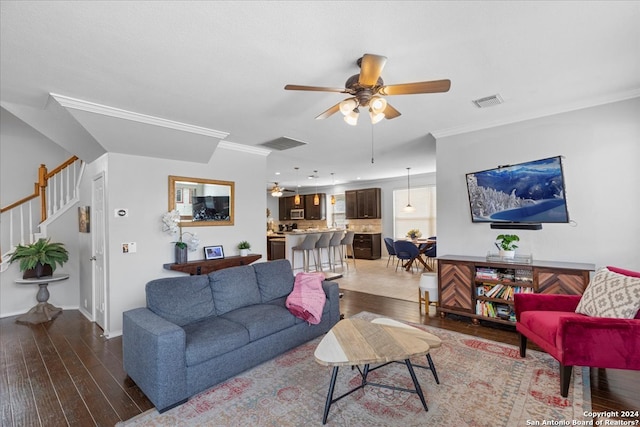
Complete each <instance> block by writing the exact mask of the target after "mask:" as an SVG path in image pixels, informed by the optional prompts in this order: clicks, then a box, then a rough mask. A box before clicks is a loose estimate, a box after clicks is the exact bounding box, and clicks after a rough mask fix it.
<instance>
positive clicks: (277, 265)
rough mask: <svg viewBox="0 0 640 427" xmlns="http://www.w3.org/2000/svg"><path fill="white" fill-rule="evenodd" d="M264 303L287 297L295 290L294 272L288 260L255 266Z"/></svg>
mask: <svg viewBox="0 0 640 427" xmlns="http://www.w3.org/2000/svg"><path fill="white" fill-rule="evenodd" d="M253 268H254V270H255V272H256V278H257V280H258V288H259V289H260V295H261V297H262V302H268V301H271V300H272V299H276V298H280V297H284V296H287V295H289V294H290V293H291V291H292V290H293V271H292V270H291V263H290V262H289V260H286V259H279V260H275V261H269V262H261V263H258V264H254V265H253Z"/></svg>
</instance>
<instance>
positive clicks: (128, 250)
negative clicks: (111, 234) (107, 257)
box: [122, 242, 138, 254]
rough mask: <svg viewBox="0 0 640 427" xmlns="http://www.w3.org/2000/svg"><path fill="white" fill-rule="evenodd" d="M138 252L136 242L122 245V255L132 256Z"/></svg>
mask: <svg viewBox="0 0 640 427" xmlns="http://www.w3.org/2000/svg"><path fill="white" fill-rule="evenodd" d="M137 250H138V245H136V242H126V243H123V244H122V253H123V254H132V253H135V252H136V251H137Z"/></svg>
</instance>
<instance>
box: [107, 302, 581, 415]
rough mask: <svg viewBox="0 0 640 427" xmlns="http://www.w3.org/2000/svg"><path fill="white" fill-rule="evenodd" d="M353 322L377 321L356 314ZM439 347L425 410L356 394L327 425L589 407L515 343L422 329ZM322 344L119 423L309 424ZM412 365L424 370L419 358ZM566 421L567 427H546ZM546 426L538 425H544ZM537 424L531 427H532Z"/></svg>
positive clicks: (574, 388) (394, 381) (391, 372)
mask: <svg viewBox="0 0 640 427" xmlns="http://www.w3.org/2000/svg"><path fill="white" fill-rule="evenodd" d="M354 317H359V318H363V319H366V320H372V319H374V318H376V317H382V316H378V315H375V314H373V313H368V312H362V313H359V314H358V315H356V316H354ZM413 326H416V327H419V328H421V329H423V330H425V331H428V332H430V333H432V334H435V335H437V336H439V337H440V338H441V339H442V347H440V348H438V349H434V350H433V351H432V352H431V354H432V358H433V361H434V363H435V366H436V369H437V372H438V376H439V379H440V384H436V382H435V380H434V377H433V375H432V373H431V371H429V370H427V369H419V368H416V369H415V371H416V375H417V377H418V381H419V382H420V384H421V386H422V389H423V391H424V393H425V397H426V400H427V405H428V407H429V411H428V412H425V410H424V408H423V407H422V405H421V403H420V400H419V399H418V397H417V395H415V394H413V393H407V392H402V391H394V390H390V389H386V388H379V387H373V386H369V387H365V388H364V389H362V390H358V391H356V392H354V393H353V394H351V395H349V396H347V397H345V398H343V399H341V400H339V401H338V402H337V403H334V404H333V405H332V406H331V410H330V412H329V417H328V419H327V424H326V425H327V426H367V427H374V426H380V427H383V426H384V427H389V426H403V427H404V426H474V427H479V426H491V427H497V426H504V427H512V426H526V425H572V424H571V423H572V422H573V420H584V421H587V420H588V419H587V418H584V417H583V413H584V412H585V411H590V410H591V399H590V392H589V384H588V381H589V375H588V371H586V369H585V370H584V371H585V372H586V373H585V372H583V369H579V368H578V369H574V374H573V378H572V380H571V387H570V389H569V396H568V397H567V398H563V397H561V396H560V394H559V388H560V386H559V381H560V380H559V374H558V363H557V362H556V361H555V360H554V359H553V358H551V357H550V356H549V355H547V354H545V353H541V352H537V351H532V350H528V351H527V357H526V358H525V359H522V358H520V356H519V351H518V349H517V348H516V347H514V346H509V345H505V344H499V343H495V342H493V341H488V340H484V339H481V338H476V337H472V336H470V335H465V334H460V333H457V332H451V331H447V330H444V329H438V328H434V327H429V326H424V325H413ZM320 339H321V338H318V339H315V340H313V341H310V342H308V343H306V344H303V345H302V346H300V347H297V348H295V349H293V350H291V351H289V352H287V353H285V354H283V355H281V356H279V357H277V358H275V359H273V360H271V361H269V362H266V363H263V364H262V365H260V366H257V367H256V368H254V369H251V370H249V371H246V372H244V373H243V374H241V375H239V376H237V377H235V378H232V379H230V380H228V381H227V382H225V383H223V384H220V385H218V386H216V387H214V388H212V389H209V390H207V391H205V392H203V393H201V394H199V395H197V396H195V397H193V398H191V399H190V400H189V401H188V402H187V403H185V404H184V405H182V406H179V407H177V408H174V409H172V410H170V411H167V412H165V413H163V414H158V412H157V411H156V410H155V409H154V410H151V411H147V412H145V413H143V414H141V415H138V416H137V417H135V418H132V419H130V420H128V421H125V422H123V423H120V424H118V425H119V426H123V427H124V426H127V427H130V426H316V425H318V426H319V425H322V413H323V408H324V404H325V399H326V396H327V389H328V385H329V381H330V377H331V369H332V368H329V367H325V366H321V365H319V364H318V363H316V362H315V359H314V357H313V352H314V350H315V348H316V346H317V344H318V342H319V341H320ZM414 363H417V364H421V365H425V364H426V363H425V360H424V358H420V359H419V360H415V361H414ZM369 380H370V381H372V382H377V383H383V384H389V385H394V386H399V387H404V388H407V389H412V388H413V383H412V381H411V378H410V376H409V373H408V371H407V368H406V366H405V365H404V364H399V363H392V364H390V365H388V366H385V367H383V368H381V369H378V370H376V371H373V372H371V373H370V374H369ZM359 383H360V377H359V375H358V371H357V370H351V369H349V368H346V367H345V368H341V369H340V371H339V374H338V379H337V382H336V390H335V394H334V396H339V395H341V394H342V393H344V392H345V391H347V390H349V389H351V388H353V387H354V386H356V385H358V384H359ZM564 420H566V421H568V422H569V424H551V423H555V422H558V421H560V422H562V421H564ZM544 421H547V423H546V424H544V423H543V422H544ZM536 422H537V423H539V424H537V423H536Z"/></svg>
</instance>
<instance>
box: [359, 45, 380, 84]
mask: <svg viewBox="0 0 640 427" xmlns="http://www.w3.org/2000/svg"><path fill="white" fill-rule="evenodd" d="M386 63H387V57H386V56H380V55H371V54H369V53H365V54H364V55H363V56H362V62H361V63H360V78H359V79H358V83H360V86H369V87H371V86H375V85H376V83H378V78H379V77H380V74H381V73H382V69H383V68H384V64H386Z"/></svg>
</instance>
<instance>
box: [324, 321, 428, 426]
mask: <svg viewBox="0 0 640 427" xmlns="http://www.w3.org/2000/svg"><path fill="white" fill-rule="evenodd" d="M421 332H422V331H421V330H419V329H416V328H411V329H409V328H406V327H400V326H394V325H388V324H381V323H373V322H369V321H366V320H362V319H344V320H341V321H340V322H338V323H337V324H336V325H335V326H334V327H333V328H331V330H330V331H329V332H328V333H327V335H325V336H324V338H323V339H322V341H320V344H318V347H317V348H316V351H315V353H314V356H315V358H316V362H318V363H319V364H321V365H324V366H333V372H332V374H331V382H330V384H329V391H328V392H327V400H326V403H325V407H324V415H323V417H322V424H325V423H326V422H327V416H328V415H329V409H330V408H331V405H332V404H333V403H335V402H337V401H338V400H340V399H342V398H343V397H346V396H348V395H350V394H351V393H353V392H354V391H356V390H359V389H361V388H363V387H364V386H366V385H371V386H376V387H384V388H388V389H392V390H400V391H406V392H410V393H416V394H417V395H418V397H420V401H421V402H422V406H423V407H424V410H425V411H428V410H429V409H428V408H427V402H426V401H425V398H424V394H423V393H422V389H421V388H420V384H419V383H418V379H417V378H416V374H415V372H414V370H413V366H412V364H411V360H410V358H412V357H417V356H425V355H426V354H428V353H429V344H428V343H427V340H426V337H422V338H423V339H416V338H420V337H421V334H420V333H421ZM395 361H404V363H405V365H406V366H407V369H408V370H409V375H411V379H412V380H413V385H414V387H415V389H414V390H410V389H405V388H400V387H392V386H389V385H386V384H377V383H372V382H369V381H367V375H368V374H369V372H371V371H373V370H375V369H378V368H380V367H382V366H384V365H386V364H388V362H395ZM379 363H381V364H382V365H381V366H377V367H374V368H372V369H370V368H369V365H370V364H379ZM360 365H364V370H360ZM340 366H357V367H358V371H359V372H360V376H361V377H362V383H361V384H360V385H359V386H358V387H355V388H354V389H352V390H350V391H348V392H346V393H344V394H343V395H341V396H339V397H337V398H335V399H334V398H333V392H334V389H335V385H336V378H337V376H338V369H339V367H340Z"/></svg>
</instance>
